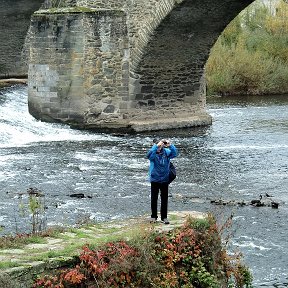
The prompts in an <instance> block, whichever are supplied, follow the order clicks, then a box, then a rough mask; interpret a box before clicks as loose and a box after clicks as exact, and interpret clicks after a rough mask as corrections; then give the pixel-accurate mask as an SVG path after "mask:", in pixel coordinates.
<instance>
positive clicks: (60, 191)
mask: <svg viewBox="0 0 288 288" xmlns="http://www.w3.org/2000/svg"><path fill="white" fill-rule="evenodd" d="M207 108H208V112H209V113H210V114H211V115H212V117H213V125H212V126H210V127H206V128H194V129H183V130H182V129H177V130H171V131H165V132H163V131H162V132H157V133H156V132H154V133H152V132H151V133H145V134H139V135H115V134H114V135H109V134H103V133H91V132H89V131H79V130H73V129H70V128H69V127H68V126H65V125H62V124H51V123H43V122H39V121H37V120H35V119H34V118H33V117H31V116H30V115H29V114H28V112H27V87H25V86H14V87H10V88H4V89H1V90H0V132H1V136H0V197H1V198H0V199H1V202H0V226H1V230H0V234H1V235H7V234H11V233H16V232H27V231H28V230H29V229H30V228H31V227H30V226H29V225H30V224H29V220H27V215H25V214H23V213H24V212H25V209H24V208H25V207H26V206H25V205H28V204H27V203H28V202H27V201H26V202H25V197H26V198H27V195H26V194H27V193H26V191H27V189H28V188H30V187H32V188H37V189H39V190H41V191H42V192H43V193H44V195H45V205H44V206H45V222H46V224H47V225H48V226H53V225H74V224H75V223H81V222H84V221H88V220H89V221H104V220H109V219H117V218H126V217H131V216H142V215H144V216H143V217H146V215H149V213H150V199H149V197H150V195H149V194H150V186H149V183H148V182H147V170H148V161H147V159H146V158H145V154H146V151H147V149H149V147H150V145H151V143H152V139H153V138H155V137H158V138H162V137H163V138H164V137H168V138H170V139H171V140H172V141H173V142H174V143H175V145H176V146H177V147H178V148H179V151H180V155H179V157H178V158H176V159H175V160H174V163H175V164H176V166H177V171H178V177H177V179H176V180H175V182H173V183H172V184H171V187H170V197H169V210H170V211H171V210H197V211H203V212H208V211H211V212H212V213H214V214H215V215H216V216H217V217H218V218H219V219H223V221H225V219H226V217H229V215H231V213H233V214H234V217H233V226H232V227H231V228H230V231H228V232H229V233H230V234H231V236H230V237H231V248H233V249H236V250H239V251H240V252H242V253H243V255H244V260H245V263H246V264H247V265H248V266H249V267H250V268H251V270H252V273H253V277H254V280H253V284H254V286H255V287H278V288H279V287H288V245H287V238H288V224H287V217H288V206H287V203H288V191H287V187H288V178H287V173H288V96H278V97H276V96H269V97H268V96H266V97H242V98H236V97H233V98H225V99H222V98H213V100H210V101H209V103H208V105H207ZM25 193H26V194H25ZM74 193H83V194H84V196H85V198H81V199H78V198H72V197H70V196H71V194H74ZM266 193H267V194H269V195H270V196H273V197H269V198H267V199H265V200H267V201H271V199H272V200H273V201H276V202H278V203H279V204H280V205H279V208H278V209H273V208H271V207H259V208H258V207H253V206H251V205H245V206H243V207H242V206H239V205H225V206H224V205H215V204H212V203H211V200H219V199H222V200H223V201H226V202H229V201H232V202H233V203H234V202H235V203H236V202H239V201H245V202H246V203H249V202H250V201H251V200H253V199H259V195H260V194H261V195H263V197H264V198H265V195H266ZM19 195H22V196H19ZM26 200H27V199H26ZM212 202H213V201H212ZM25 203H26V204H25ZM267 203H268V202H267ZM23 206H25V207H23ZM21 207H22V208H21ZM20 208H21V209H20ZM26 208H27V207H26ZM26 210H27V209H26ZM23 211H24V212H23ZM26 214H27V211H26ZM30 216H31V215H30ZM28 217H29V215H28Z"/></svg>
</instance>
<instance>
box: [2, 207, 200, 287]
mask: <svg viewBox="0 0 288 288" xmlns="http://www.w3.org/2000/svg"><path fill="white" fill-rule="evenodd" d="M188 215H189V216H191V217H194V218H196V219H202V218H204V217H205V214H204V213H200V212H194V211H189V212H188V211H187V212H185V211H183V212H171V213H169V216H170V219H171V225H161V224H159V225H156V226H154V228H155V230H157V231H164V230H167V229H173V228H175V227H177V226H180V225H182V224H183V223H184V221H185V218H186V217H187V216H188ZM148 219H149V218H148V217H144V218H142V217H141V218H139V217H137V218H136V217H135V218H130V219H128V220H127V219H125V220H123V221H109V222H105V223H101V224H95V225H87V226H83V227H80V228H78V229H76V228H75V229H74V228H71V229H67V231H65V232H61V233H56V234H54V235H53V236H49V237H43V238H42V239H39V238H35V237H34V239H35V242H36V243H33V239H31V242H32V243H29V244H26V245H20V247H17V246H16V247H12V248H3V249H0V261H1V265H0V284H2V285H0V287H4V283H5V284H9V283H10V284H9V285H10V286H9V285H8V286H7V285H6V287H12V286H11V283H13V285H14V286H13V287H14V288H16V287H18V286H17V285H18V284H19V283H22V284H21V285H23V283H27V284H26V286H21V287H22V288H23V287H25V288H26V287H27V288H28V287H31V285H32V284H31V283H32V279H33V278H34V277H35V275H38V274H40V273H43V272H44V271H49V270H52V269H56V268H59V267H63V266H67V265H69V264H71V263H74V262H75V258H77V256H78V255H79V254H80V252H81V249H82V247H83V246H84V245H88V244H89V245H100V244H102V243H105V242H109V241H115V240H117V239H121V238H127V237H128V238H129V237H131V236H132V235H135V234H139V233H140V232H141V230H143V229H151V228H152V226H151V225H150V223H149V221H148ZM1 281H2V282H3V283H1ZM4 281H5V282H4Z"/></svg>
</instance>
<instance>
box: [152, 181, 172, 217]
mask: <svg viewBox="0 0 288 288" xmlns="http://www.w3.org/2000/svg"><path fill="white" fill-rule="evenodd" d="M159 191H160V197H161V209H160V213H161V220H163V219H165V218H167V210H168V183H157V182H151V211H152V214H151V218H156V219H157V218H158V216H157V207H158V206H157V203H158V195H159Z"/></svg>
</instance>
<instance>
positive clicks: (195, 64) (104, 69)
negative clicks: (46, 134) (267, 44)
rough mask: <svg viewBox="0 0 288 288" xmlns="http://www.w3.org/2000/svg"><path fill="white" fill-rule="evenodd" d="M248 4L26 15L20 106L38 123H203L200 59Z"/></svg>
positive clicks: (130, 5)
mask: <svg viewBox="0 0 288 288" xmlns="http://www.w3.org/2000/svg"><path fill="white" fill-rule="evenodd" d="M51 2H53V1H51ZM54 2H55V1H54ZM56 2H57V1H56ZM251 2H253V1H252V0H225V1H224V0H146V1H143V0H109V1H108V0H74V1H71V0H70V1H66V2H65V1H63V3H65V5H62V6H64V7H59V5H58V6H57V7H53V4H50V6H49V5H46V6H47V7H45V9H41V10H38V11H36V12H35V13H34V14H33V16H32V20H31V25H30V29H29V33H28V37H27V43H26V45H27V47H28V48H27V51H28V53H29V71H28V93H29V98H28V102H29V111H30V113H31V114H32V115H33V116H34V117H36V118H38V119H41V120H44V121H60V122H65V123H68V124H70V125H72V126H74V127H78V128H84V129H95V130H118V131H119V130H122V131H128V132H141V131H147V130H161V129H171V128H182V127H192V126H199V125H209V124H211V122H212V119H211V116H209V115H208V114H207V113H206V111H205V100H206V95H205V94H206V93H205V77H204V74H205V73H204V72H205V71H204V67H205V63H206V61H207V59H208V57H209V53H210V49H211V48H212V46H213V45H214V43H215V41H216V40H217V38H218V36H219V35H220V34H221V32H222V31H223V30H224V28H225V27H226V26H227V24H228V23H229V22H230V21H231V20H232V19H233V18H234V17H235V16H236V15H237V14H238V13H239V12H240V11H241V10H242V9H244V8H245V7H246V6H247V5H249V4H250V3H251ZM47 3H48V2H47ZM63 3H62V4H63Z"/></svg>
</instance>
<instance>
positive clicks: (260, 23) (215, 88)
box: [206, 1, 288, 95]
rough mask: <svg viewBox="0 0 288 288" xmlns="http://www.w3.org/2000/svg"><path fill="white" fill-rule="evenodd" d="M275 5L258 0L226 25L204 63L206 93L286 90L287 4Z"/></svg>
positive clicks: (252, 93)
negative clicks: (271, 5) (273, 6)
mask: <svg viewBox="0 0 288 288" xmlns="http://www.w3.org/2000/svg"><path fill="white" fill-rule="evenodd" d="M256 2H257V1H256ZM276 8H277V9H278V10H276V11H278V12H277V13H276V14H275V13H274V12H273V11H272V10H271V11H270V10H269V9H268V8H267V7H266V6H263V5H261V3H260V4H259V2H258V4H257V3H256V4H255V5H254V6H252V7H251V8H250V9H248V10H247V11H246V12H244V13H242V14H240V15H239V16H237V17H236V18H235V19H234V20H233V21H232V22H231V23H230V24H229V25H228V26H227V28H226V29H225V30H224V32H223V33H222V35H221V36H220V37H219V39H218V41H217V42H216V44H215V45H214V47H213V49H212V51H211V55H210V58H209V59H208V62H207V64H206V78H207V87H208V95H209V94H220V95H235V94H240V95H242V94H243V95H244V94H245V95H247V94H251V95H260V94H285V93H288V21H287V16H288V4H285V3H283V2H280V4H278V6H277V7H276Z"/></svg>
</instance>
